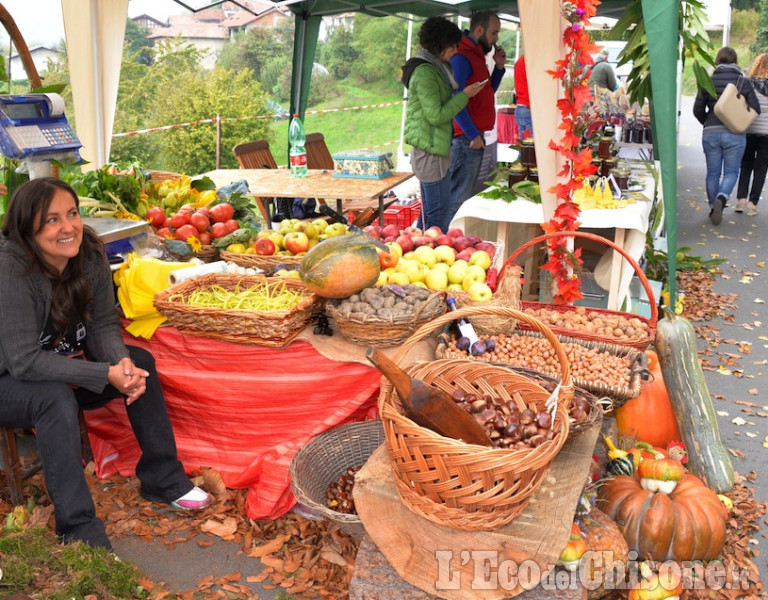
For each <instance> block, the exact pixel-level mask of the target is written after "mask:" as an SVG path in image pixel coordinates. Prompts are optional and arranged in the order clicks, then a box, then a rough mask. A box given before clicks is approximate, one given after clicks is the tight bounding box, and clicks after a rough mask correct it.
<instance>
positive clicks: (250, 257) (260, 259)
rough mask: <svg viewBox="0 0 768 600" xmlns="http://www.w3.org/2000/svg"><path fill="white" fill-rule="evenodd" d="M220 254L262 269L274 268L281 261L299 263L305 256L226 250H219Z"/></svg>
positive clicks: (224, 258) (235, 261) (243, 264)
mask: <svg viewBox="0 0 768 600" xmlns="http://www.w3.org/2000/svg"><path fill="white" fill-rule="evenodd" d="M219 256H220V258H221V260H226V261H227V262H233V263H235V264H236V265H240V266H241V267H251V268H253V269H262V270H264V271H269V270H271V269H274V268H275V267H276V266H277V265H279V264H281V263H282V264H285V265H298V264H301V259H302V258H304V257H303V256H282V255H272V256H261V255H259V254H238V253H237V252H227V251H226V250H222V251H221V252H219Z"/></svg>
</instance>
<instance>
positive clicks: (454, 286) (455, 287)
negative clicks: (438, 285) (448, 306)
mask: <svg viewBox="0 0 768 600" xmlns="http://www.w3.org/2000/svg"><path fill="white" fill-rule="evenodd" d="M446 289H449V290H453V291H454V292H463V291H464V288H463V287H461V284H460V283H449V284H448V287H447V288H446Z"/></svg>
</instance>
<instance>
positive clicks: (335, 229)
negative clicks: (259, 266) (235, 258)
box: [248, 219, 349, 256]
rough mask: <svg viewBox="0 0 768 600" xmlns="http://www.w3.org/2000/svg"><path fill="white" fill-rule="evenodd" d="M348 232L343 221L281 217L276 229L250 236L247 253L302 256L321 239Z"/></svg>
mask: <svg viewBox="0 0 768 600" xmlns="http://www.w3.org/2000/svg"><path fill="white" fill-rule="evenodd" d="M347 233H349V231H348V230H347V226H346V225H344V224H343V223H328V221H326V220H325V219H315V220H314V221H301V220H299V219H283V220H282V221H280V227H279V228H278V229H264V230H262V231H260V232H259V233H257V234H256V237H254V238H252V239H251V241H250V244H249V250H250V249H252V251H249V252H248V254H258V255H259V256H273V255H279V256H304V255H305V254H306V253H307V251H308V250H309V249H310V248H312V246H314V245H315V244H317V243H318V242H319V241H321V240H325V239H328V238H331V237H335V236H337V235H345V234H347Z"/></svg>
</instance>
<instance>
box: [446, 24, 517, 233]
mask: <svg viewBox="0 0 768 600" xmlns="http://www.w3.org/2000/svg"><path fill="white" fill-rule="evenodd" d="M500 30H501V21H500V20H499V17H498V15H496V14H495V13H493V12H491V11H488V10H482V11H479V12H477V13H475V14H474V15H472V19H471V21H470V23H469V30H468V31H464V34H463V35H462V37H461V42H460V43H459V47H458V49H457V51H456V54H454V55H453V57H452V58H451V65H452V66H453V75H454V77H455V79H456V83H457V84H458V86H459V88H463V87H465V86H468V85H472V84H475V83H478V82H489V83H488V85H485V86H483V88H482V89H481V90H480V92H479V93H478V94H477V95H476V96H475V97H474V98H472V99H470V101H469V102H468V103H467V107H466V108H465V109H463V110H462V111H461V112H459V114H457V115H456V118H455V119H454V121H453V142H452V148H451V171H450V172H451V205H450V210H449V215H448V221H449V222H450V221H451V219H453V217H454V215H455V214H456V212H457V211H458V210H459V207H460V206H461V205H462V203H463V202H464V201H465V200H467V199H468V198H470V197H471V196H472V189H473V187H474V185H475V181H476V180H477V175H478V173H479V172H480V167H481V163H482V161H483V153H484V152H485V133H486V132H489V131H491V130H493V127H494V125H495V124H496V96H495V94H496V90H497V89H498V88H499V84H500V83H501V79H502V77H504V73H505V72H506V70H505V67H504V65H505V63H506V62H507V54H506V52H504V49H503V48H500V47H499V46H497V45H496V42H497V41H498V39H499V31H500ZM491 51H493V62H494V67H493V72H492V73H489V72H488V65H487V64H486V62H485V57H486V55H487V54H489V53H490V52H491ZM443 231H445V230H443Z"/></svg>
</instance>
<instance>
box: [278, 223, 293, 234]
mask: <svg viewBox="0 0 768 600" xmlns="http://www.w3.org/2000/svg"><path fill="white" fill-rule="evenodd" d="M294 231H296V230H295V229H294V228H293V226H292V225H290V224H289V225H280V229H278V230H277V233H279V234H280V235H282V236H283V237H285V236H286V235H288V234H289V233H293V232H294Z"/></svg>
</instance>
